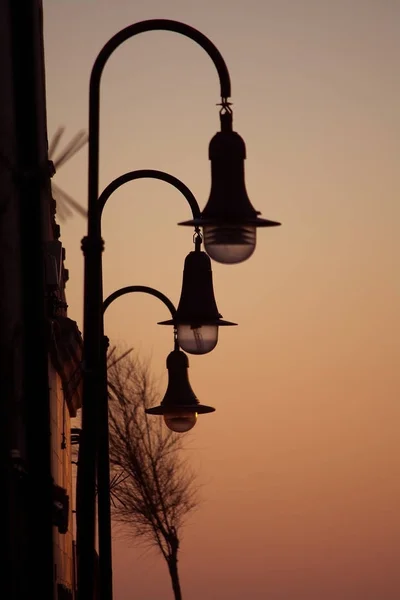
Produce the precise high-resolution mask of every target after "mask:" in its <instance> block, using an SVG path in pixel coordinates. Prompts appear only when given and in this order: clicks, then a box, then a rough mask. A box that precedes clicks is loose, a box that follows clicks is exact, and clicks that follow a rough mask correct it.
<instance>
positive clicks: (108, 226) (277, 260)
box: [44, 0, 400, 600]
mask: <svg viewBox="0 0 400 600" xmlns="http://www.w3.org/2000/svg"><path fill="white" fill-rule="evenodd" d="M44 16H45V52H46V73H47V110H48V126H49V137H51V136H52V135H53V134H54V132H55V131H56V129H57V128H58V127H59V126H60V125H65V126H66V128H67V132H66V135H65V138H66V139H65V140H64V142H66V141H67V140H68V139H70V138H71V137H72V136H73V135H74V134H75V133H76V132H77V131H78V130H79V129H82V128H87V118H88V81H89V76H90V70H91V67H92V64H93V62H94V60H95V57H96V55H97V53H98V52H99V50H100V49H101V47H102V46H103V45H104V43H105V42H106V41H107V40H108V39H109V38H110V37H111V36H112V35H113V34H114V33H116V32H117V31H118V30H119V29H121V28H123V27H125V26H127V25H129V24H131V23H134V22H135V21H140V20H143V19H149V18H171V19H177V20H180V21H184V22H186V23H188V24H190V25H192V26H193V27H196V28H197V29H200V30H201V31H202V32H203V33H204V34H206V35H207V36H209V37H210V38H211V40H212V41H213V42H214V43H215V44H216V45H217V46H218V48H219V49H220V51H221V53H222V54H223V56H224V58H225V60H226V62H227V65H228V67H229V70H230V73H231V77H232V88H233V102H234V126H235V129H236V130H237V131H238V132H239V133H240V134H241V135H242V136H243V138H244V139H245V142H246V144H247V155H248V160H247V162H246V181H247V189H248V193H249V196H250V198H251V200H252V202H253V204H254V206H255V208H256V209H257V210H260V211H261V213H262V216H263V217H266V218H270V219H275V220H279V221H282V222H283V224H284V225H283V227H281V228H277V229H272V230H260V232H259V235H258V244H257V249H256V252H255V254H254V255H253V257H252V258H251V259H250V260H249V261H247V262H245V263H242V264H240V265H233V266H223V265H219V264H216V263H213V273H214V287H215V293H216V298H217V303H218V308H219V310H220V312H221V313H222V314H223V316H224V318H226V319H229V320H233V321H236V322H238V323H239V324H240V326H239V327H236V328H226V329H223V330H221V332H220V341H219V344H218V346H217V348H216V349H215V350H214V351H213V352H212V353H211V354H209V355H207V356H204V357H190V367H191V368H190V379H191V383H192V387H193V389H194V391H195V392H196V394H197V395H198V397H199V399H200V400H201V401H202V402H204V403H206V404H212V405H214V406H216V408H217V411H216V413H215V414H213V415H205V416H202V417H200V418H199V421H198V424H197V426H196V428H195V429H194V430H193V432H192V434H190V443H189V446H190V458H191V460H192V462H193V465H194V466H195V467H196V468H197V469H198V472H199V482H200V483H202V484H203V487H202V490H201V494H202V500H203V501H202V503H201V505H200V507H199V510H198V511H197V512H196V513H195V514H194V515H193V516H192V517H191V518H190V521H189V522H188V524H187V526H186V528H185V530H184V539H183V543H182V552H181V559H180V563H179V564H180V569H181V579H182V586H183V594H184V598H185V600H205V599H206V598H207V599H208V598H209V599H211V600H245V599H247V598H248V599H251V600H264V599H266V598H268V600H398V599H399V598H400V571H399V553H400V511H399V506H400V442H399V435H398V429H399V422H400V402H399V399H400V363H399V356H400V342H399V340H400V316H399V307H400V283H399V281H400V280H399V273H400V241H399V235H398V229H399V223H400V202H399V197H400V169H399V156H400V76H399V56H400V3H399V2H398V0H352V1H349V0H335V1H334V2H332V1H328V0H264V1H263V0H258V1H257V0H247V1H246V2H243V1H238V0H230V1H228V0H224V1H221V0H203V1H202V2H194V1H190V0H187V1H184V0H170V1H168V2H163V1H162V0H146V2H134V1H132V0H130V1H128V0H113V1H111V0H108V1H105V0H103V1H100V0H79V1H78V0H45V1H44ZM102 83H103V86H102V94H101V170H100V173H101V175H100V187H101V189H102V188H104V187H105V186H106V185H107V184H108V183H109V182H110V181H111V180H112V179H114V178H115V177H117V176H118V175H120V174H122V173H124V172H126V171H129V170H133V169H140V168H153V169H160V170H164V171H167V172H169V173H171V174H173V175H175V176H177V177H179V178H180V179H182V181H183V182H184V183H186V185H188V186H189V187H190V189H191V190H192V191H193V193H194V194H195V196H196V197H197V199H198V202H199V204H200V206H201V207H203V206H204V204H205V202H206V201H207V199H208V194H209V188H210V166H209V161H208V155H207V149H208V142H209V140H210V138H211V137H212V136H213V135H214V133H215V132H216V131H217V129H218V109H217V107H216V106H215V104H216V103H217V102H218V101H219V86H218V80H217V77H216V73H215V69H214V66H213V65H212V63H211V61H210V60H209V58H208V57H207V55H206V54H205V53H204V52H203V51H202V50H201V49H200V48H199V47H197V46H196V45H195V44H194V43H193V42H191V41H190V40H188V39H186V38H183V37H181V36H179V35H176V34H173V33H170V32H151V33H146V34H143V35H141V36H138V37H136V38H135V39H133V40H130V41H128V42H126V43H125V44H124V45H123V46H122V47H121V48H119V49H118V50H117V51H116V52H115V54H114V55H113V57H112V58H111V59H110V61H109V63H108V65H107V67H106V71H105V73H104V77H103V80H102ZM86 154H87V153H86V150H85V151H82V152H81V153H80V154H79V155H77V156H76V157H75V158H73V159H72V160H71V161H70V162H69V163H67V164H66V165H64V166H63V167H62V168H60V171H59V172H58V173H57V174H56V176H55V181H56V182H57V183H58V184H59V185H60V186H61V187H62V188H63V189H64V190H65V191H67V192H68V193H69V194H71V195H72V196H73V197H74V198H75V199H76V200H78V201H79V202H80V203H81V204H82V205H86V202H87V200H86V194H87V160H86V159H87V156H86ZM189 217H190V212H189V208H188V206H187V205H186V202H185V201H184V199H183V197H182V196H181V195H180V194H179V193H178V192H177V191H176V190H174V189H173V188H171V187H170V186H168V185H167V184H165V183H162V182H156V181H151V180H148V181H140V182H133V183H130V184H128V185H126V186H125V187H124V188H122V189H121V190H120V191H118V192H117V193H115V194H114V196H113V197H112V198H111V200H110V202H109V204H108V205H107V208H106V209H105V212H104V216H103V234H104V238H105V241H106V252H105V254H104V291H105V294H108V293H111V292H112V291H114V290H115V289H117V288H119V287H121V286H124V285H135V284H141V285H150V286H153V287H156V288H158V289H159V290H161V291H162V292H164V293H165V294H167V295H168V296H169V297H170V298H171V299H172V300H173V301H174V302H175V303H177V302H178V299H179V294H180V288H181V275H182V267H183V260H184V257H185V256H186V254H187V253H188V252H189V251H190V250H191V249H192V232H191V230H190V229H187V228H183V227H182V228H179V227H176V223H177V222H178V221H180V220H184V219H187V218H189ZM61 225H62V241H63V244H64V246H65V247H66V250H67V267H68V268H69V269H70V281H69V283H68V288H67V294H68V301H69V315H70V317H72V318H74V319H76V320H77V321H78V323H79V324H80V326H81V328H82V295H83V292H82V280H83V270H82V266H83V260H82V254H81V250H80V240H81V238H82V237H83V235H84V234H85V221H84V220H83V219H82V218H81V217H80V216H75V217H74V218H72V219H69V220H68V221H67V222H66V223H61ZM166 318H169V316H168V311H167V309H166V308H165V307H164V306H163V305H162V304H161V303H160V302H159V301H158V300H156V299H153V298H151V297H148V296H144V295H139V294H135V295H131V296H128V297H125V298H123V299H120V300H118V304H117V303H115V304H114V305H113V306H112V307H111V308H110V309H109V310H108V312H107V318H106V331H107V334H108V335H109V337H111V339H112V341H114V342H118V341H119V342H121V343H122V344H124V345H131V346H134V347H135V348H136V349H138V350H139V351H140V352H141V353H142V354H143V355H145V356H146V355H151V356H152V365H153V368H154V371H155V373H156V374H157V375H158V374H161V373H163V372H164V365H165V358H166V356H167V354H168V352H169V351H170V350H171V348H172V332H171V330H170V329H169V328H167V327H159V326H157V325H156V322H157V321H158V320H163V319H166ZM114 578H115V600H132V599H133V598H135V599H138V600H139V599H140V600H159V599H160V598H165V599H167V598H172V592H171V591H170V583H169V578H168V574H167V570H166V567H165V565H164V563H163V561H162V558H161V557H159V556H158V555H156V554H152V553H150V554H149V553H146V552H145V551H144V550H143V548H140V547H139V548H137V549H135V548H134V547H133V542H132V541H129V540H128V539H125V538H122V539H121V538H120V539H116V541H115V555H114Z"/></svg>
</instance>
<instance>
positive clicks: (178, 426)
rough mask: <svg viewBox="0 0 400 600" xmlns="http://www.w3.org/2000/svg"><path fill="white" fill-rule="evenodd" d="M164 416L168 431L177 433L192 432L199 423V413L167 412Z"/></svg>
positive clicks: (188, 411) (189, 411) (185, 411)
mask: <svg viewBox="0 0 400 600" xmlns="http://www.w3.org/2000/svg"><path fill="white" fill-rule="evenodd" d="M163 416H164V423H165V424H166V426H167V427H168V429H171V431H175V432H176V433H185V432H186V431H190V429H192V428H193V427H194V426H195V425H196V422H197V412H194V411H191V410H182V411H174V412H166V413H164V415H163Z"/></svg>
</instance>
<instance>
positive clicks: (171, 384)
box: [97, 285, 215, 598]
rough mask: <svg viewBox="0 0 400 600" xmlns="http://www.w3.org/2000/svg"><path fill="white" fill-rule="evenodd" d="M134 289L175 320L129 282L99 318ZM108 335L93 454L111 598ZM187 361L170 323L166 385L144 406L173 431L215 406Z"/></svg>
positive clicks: (103, 579)
mask: <svg viewBox="0 0 400 600" xmlns="http://www.w3.org/2000/svg"><path fill="white" fill-rule="evenodd" d="M134 292H143V293H145V294H150V295H152V296H155V297H156V298H158V299H159V300H161V301H162V302H163V303H164V304H165V305H166V307H167V308H168V309H169V311H170V313H171V317H172V321H173V323H176V317H177V310H176V308H175V306H174V305H173V304H172V302H171V300H170V299H169V298H168V297H167V296H165V295H164V294H163V293H162V292H160V291H158V290H156V289H154V288H151V287H148V286H143V285H131V286H127V287H124V288H121V289H119V290H117V291H116V292H113V293H112V294H110V295H109V296H108V297H107V298H106V299H105V300H104V302H103V317H104V313H105V311H106V310H107V308H108V307H109V306H110V304H111V303H112V302H114V300H116V299H117V298H120V297H121V296H124V295H125V294H131V293H134ZM107 349H108V338H107V337H106V336H103V343H102V364H101V378H102V386H101V387H102V390H101V394H100V402H99V405H100V406H99V443H98V456H97V496H98V526H99V550H100V556H99V559H100V560H99V562H100V594H101V597H102V598H103V597H107V596H106V594H108V596H109V597H112V539H111V511H110V460H109V428H108V383H107ZM188 366H189V361H188V358H187V356H186V354H184V352H182V351H181V350H180V349H179V344H178V340H177V332H176V325H174V349H173V351H172V352H170V354H169V355H168V357H167V369H168V387H167V390H166V393H165V395H164V398H163V400H162V402H161V404H160V406H156V407H152V408H148V409H146V413H147V414H149V415H163V417H164V422H165V424H166V425H167V427H168V428H169V429H171V430H172V431H175V432H177V433H183V432H186V431H189V430H190V429H192V427H194V425H195V424H196V421H197V416H198V415H199V414H205V413H210V412H214V410H215V408H213V407H211V406H206V405H204V404H200V402H199V401H198V399H197V398H196V396H195V394H194V392H193V390H192V388H191V385H190V383H189V378H188V373H187V370H188Z"/></svg>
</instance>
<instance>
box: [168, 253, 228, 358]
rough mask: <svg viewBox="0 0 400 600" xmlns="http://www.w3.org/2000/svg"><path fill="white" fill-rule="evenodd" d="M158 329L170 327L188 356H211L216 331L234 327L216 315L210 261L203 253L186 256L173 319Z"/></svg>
mask: <svg viewBox="0 0 400 600" xmlns="http://www.w3.org/2000/svg"><path fill="white" fill-rule="evenodd" d="M159 325H174V326H175V327H176V328H177V337H178V344H179V346H180V347H181V348H182V350H184V351H185V352H188V353H189V354H207V352H211V350H213V349H214V348H215V346H216V345H217V342H218V328H219V327H221V326H229V325H236V323H231V322H230V321H224V320H223V319H222V316H221V315H220V313H219V312H218V308H217V304H216V302H215V296H214V288H213V281H212V270H211V260H210V258H209V256H208V255H207V254H206V253H205V252H201V251H200V250H195V251H193V252H190V253H189V254H188V255H187V257H186V259H185V266H184V269H183V280H182V291H181V297H180V300H179V305H178V308H177V311H176V315H175V318H174V319H169V320H168V321H161V322H160V323H159Z"/></svg>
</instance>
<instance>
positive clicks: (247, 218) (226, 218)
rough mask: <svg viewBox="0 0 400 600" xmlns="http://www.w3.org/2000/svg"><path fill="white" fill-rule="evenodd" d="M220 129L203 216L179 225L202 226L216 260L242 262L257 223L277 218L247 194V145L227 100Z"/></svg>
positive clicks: (212, 146)
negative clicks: (265, 216)
mask: <svg viewBox="0 0 400 600" xmlns="http://www.w3.org/2000/svg"><path fill="white" fill-rule="evenodd" d="M220 120H221V131H219V132H218V133H216V134H215V136H214V137H213V138H212V140H211V142H210V146H209V158H210V161H211V192H210V197H209V199H208V202H207V204H206V206H205V208H204V210H203V211H202V213H201V215H200V217H196V218H195V219H192V220H190V221H184V222H182V223H179V225H190V226H193V225H194V226H197V227H202V228H203V234H204V247H205V249H206V252H207V253H208V254H209V255H210V256H211V258H212V259H214V260H215V261H217V262H220V263H224V264H235V263H240V262H243V261H244V260H246V259H247V258H249V257H250V256H251V255H252V254H253V252H254V249H255V247H256V231H257V227H275V226H277V225H280V223H278V222H277V221H269V220H268V219H261V218H260V217H259V216H258V215H259V214H260V212H258V211H256V210H255V208H254V207H253V206H252V204H251V202H250V199H249V197H248V195H247V191H246V185H245V180H244V161H245V158H246V146H245V143H244V141H243V139H242V138H241V137H240V135H239V134H238V133H236V132H235V131H233V129H232V110H231V108H230V106H229V104H227V103H223V104H222V108H221V111H220Z"/></svg>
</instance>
